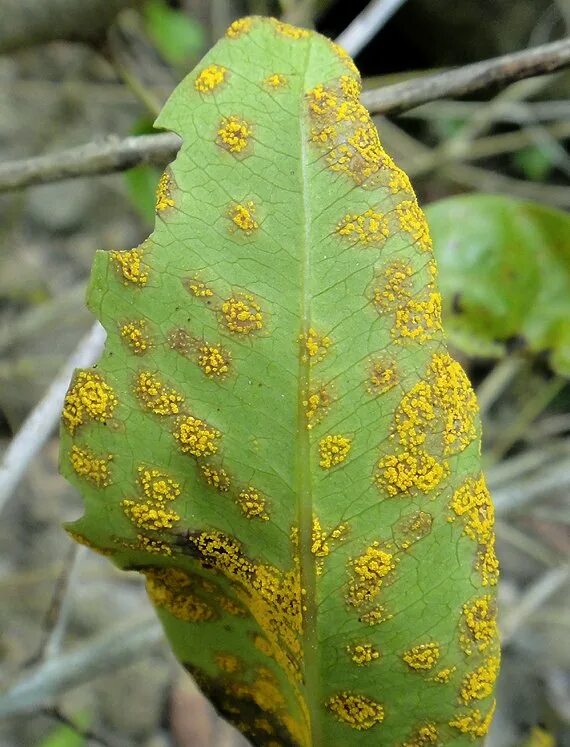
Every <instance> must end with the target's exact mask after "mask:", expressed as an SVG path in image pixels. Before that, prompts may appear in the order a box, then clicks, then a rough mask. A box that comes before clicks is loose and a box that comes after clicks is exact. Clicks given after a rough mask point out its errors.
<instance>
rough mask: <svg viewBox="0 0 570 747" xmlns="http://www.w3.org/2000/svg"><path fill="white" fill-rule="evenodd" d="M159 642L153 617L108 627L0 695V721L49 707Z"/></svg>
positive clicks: (41, 665) (158, 630)
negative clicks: (74, 689)
mask: <svg viewBox="0 0 570 747" xmlns="http://www.w3.org/2000/svg"><path fill="white" fill-rule="evenodd" d="M161 639H162V628H161V627H160V624H159V623H158V622H157V621H156V619H155V618H153V617H146V618H144V619H143V620H140V619H137V621H136V623H134V624H131V625H129V626H123V627H122V628H121V629H119V630H117V629H116V628H112V629H111V630H108V631H107V632H106V633H104V634H103V635H101V636H99V637H97V638H96V639H94V640H92V641H89V642H88V643H86V644H84V645H82V646H80V647H79V648H77V649H76V650H74V651H71V652H70V653H65V654H60V655H59V656H57V657H54V658H52V659H48V660H47V661H44V662H43V663H42V664H40V665H39V666H38V667H36V668H35V669H33V670H32V671H29V672H26V673H25V674H24V676H23V677H22V679H20V681H19V682H17V683H16V684H15V685H13V686H12V687H11V688H9V689H8V690H6V691H5V692H3V693H2V694H1V695H0V718H6V717H8V716H15V715H18V714H22V713H31V712H33V711H35V710H37V709H38V708H42V707H45V706H48V705H51V704H52V703H53V702H54V700H55V699H56V698H58V697H59V696H60V695H62V694H63V693H65V692H67V691H68V690H71V689H73V688H74V687H78V686H79V685H82V684H83V683H85V682H89V681H90V680H92V679H94V678H95V677H99V676H101V675H103V674H110V673H112V672H116V671H117V669H119V668H120V667H125V666H128V665H129V664H132V663H133V662H134V661H139V660H140V659H141V657H143V656H145V655H148V654H149V653H150V650H151V648H152V646H154V645H155V644H156V643H157V642H158V641H160V640H161Z"/></svg>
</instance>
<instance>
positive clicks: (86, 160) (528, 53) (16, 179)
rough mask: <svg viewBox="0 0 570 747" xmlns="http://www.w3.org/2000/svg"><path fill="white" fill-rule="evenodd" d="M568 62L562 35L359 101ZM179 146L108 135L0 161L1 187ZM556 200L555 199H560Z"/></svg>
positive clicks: (373, 102) (413, 102) (158, 155)
mask: <svg viewBox="0 0 570 747" xmlns="http://www.w3.org/2000/svg"><path fill="white" fill-rule="evenodd" d="M568 65H570V39H564V40H563V41H559V42H553V43H552V44H544V45H542V46H540V47H535V48H533V49H527V50H525V51H523V52H516V53H515V54H510V55H505V56H503V57H497V58H494V59H491V60H486V61H484V62H478V63H476V64H474V65H467V66H466V67H463V68H459V69H457V70H451V71H449V72H445V73H436V74H434V75H426V76H423V77H421V78H414V79H412V80H409V81H406V82H403V83H398V84H396V85H393V86H387V87H385V88H379V89H377V90H373V91H365V92H364V93H363V94H362V101H363V103H364V104H365V105H366V106H367V107H368V109H370V111H371V112H372V113H392V114H395V113H398V112H402V111H405V110H406V109H411V108H412V107H414V106H418V105H419V104H423V103H425V102H428V101H432V100H434V99H438V98H443V97H445V96H454V95H455V96H457V95H463V94H467V93H472V92H473V91H477V90H480V89H482V88H486V87H487V86H489V85H492V84H494V83H500V84H503V85H505V84H507V83H511V82H512V81H515V80H519V79H521V78H525V77H529V76H532V75H542V74H545V73H548V72H552V71H553V70H559V69H561V68H563V67H566V66H568ZM179 147H180V138H179V137H178V136H177V135H174V134H172V133H162V134H159V135H141V136H138V137H127V138H123V139H119V138H109V139H107V140H105V141H103V142H92V143H88V144H87V145H82V146H79V147H77V148H71V149H69V150H66V151H62V152H60V153H53V154H50V155H46V156H40V157H38V158H29V159H26V160H23V161H12V162H9V163H5V164H4V165H2V166H0V192H2V191H6V190H10V189H18V188H21V187H27V186H29V185H31V184H44V183H46V182H53V181H58V180H60V179H70V178H73V177H79V176H91V175H94V174H107V173H112V172H116V171H125V170H126V169H130V168H132V167H133V166H137V165H139V164H141V163H155V164H160V165H163V164H165V163H167V162H168V161H171V160H172V159H173V158H174V156H175V155H176V153H177V151H178V149H179ZM564 199H565V198H564ZM556 202H557V204H560V202H561V200H560V199H558V200H557V201H556Z"/></svg>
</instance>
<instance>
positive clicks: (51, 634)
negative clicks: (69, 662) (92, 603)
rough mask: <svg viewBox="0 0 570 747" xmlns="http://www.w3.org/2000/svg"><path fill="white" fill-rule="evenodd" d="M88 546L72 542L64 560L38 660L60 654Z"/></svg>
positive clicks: (45, 625)
mask: <svg viewBox="0 0 570 747" xmlns="http://www.w3.org/2000/svg"><path fill="white" fill-rule="evenodd" d="M85 552H86V548H85V547H82V546H81V545H77V544H76V543H75V542H74V543H72V544H71V546H70V548H69V550H68V552H67V553H66V556H65V559H64V561H63V568H62V569H61V573H60V574H59V576H58V578H57V580H56V583H55V587H54V590H53V595H52V599H51V602H50V605H49V609H48V611H47V613H46V616H45V620H44V624H43V629H44V635H43V640H42V642H41V644H40V650H39V652H38V655H37V657H35V660H36V661H40V660H41V659H49V658H51V657H52V656H56V655H57V654H59V652H60V649H61V643H62V640H63V637H64V635H65V631H66V628H67V623H68V620H69V612H70V606H71V596H72V595H71V593H70V592H71V590H72V588H73V584H74V581H75V580H76V578H77V574H78V570H79V565H80V560H81V558H82V557H83V556H84V553H85Z"/></svg>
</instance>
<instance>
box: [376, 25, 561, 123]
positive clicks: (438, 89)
mask: <svg viewBox="0 0 570 747" xmlns="http://www.w3.org/2000/svg"><path fill="white" fill-rule="evenodd" d="M569 65H570V37H569V38H566V39H562V40H561V41H556V42H551V43H550V44H542V45H541V46H539V47H533V48H532V49H525V50H523V51H521V52H513V53H512V54H505V55H503V56H501V57H493V58H492V59H490V60H484V61H483V62H475V63H474V64H473V65H465V67H460V68H457V69H456V70H449V71H448V72H444V73H435V74H433V75H425V76H423V77H421V78H413V79H412V80H408V81H404V82H403V83H395V84H394V85H391V86H386V87H385V88H379V89H377V90H373V91H365V92H364V93H363V95H362V103H363V104H364V105H365V106H366V107H367V108H368V109H369V110H370V111H371V112H373V113H375V114H386V113H388V112H390V113H391V114H397V113H399V112H402V111H405V110H406V109H411V108H412V107H414V106H419V105H420V104H425V103H426V102H428V101H435V100H436V99H442V98H445V97H448V96H465V95H466V94H469V93H473V92H474V91H479V90H481V89H483V88H488V87H489V86H492V85H495V84H500V85H505V84H506V83H513V82H514V81H516V80H521V79H523V78H530V77H532V76H534V75H544V74H545V73H552V72H554V71H555V70H561V69H562V68H565V67H568V66H569Z"/></svg>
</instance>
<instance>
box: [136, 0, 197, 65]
mask: <svg viewBox="0 0 570 747" xmlns="http://www.w3.org/2000/svg"><path fill="white" fill-rule="evenodd" d="M144 18H145V26H146V31H147V33H148V35H149V36H150V37H151V39H152V40H153V41H154V43H155V44H156V47H157V49H158V50H159V52H160V53H161V54H162V56H163V57H164V59H165V60H166V61H167V62H170V64H171V65H183V64H185V63H188V62H195V61H196V59H197V57H198V55H199V54H200V52H201V51H202V50H203V49H204V42H205V37H204V30H203V29H202V27H201V26H200V24H199V23H198V22H197V21H195V20H193V19H192V18H190V17H189V16H187V15H186V14H185V13H183V12H182V11H181V10H175V9H174V8H171V7H170V6H169V5H168V3H167V2H165V0H147V2H146V3H145V6H144Z"/></svg>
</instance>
